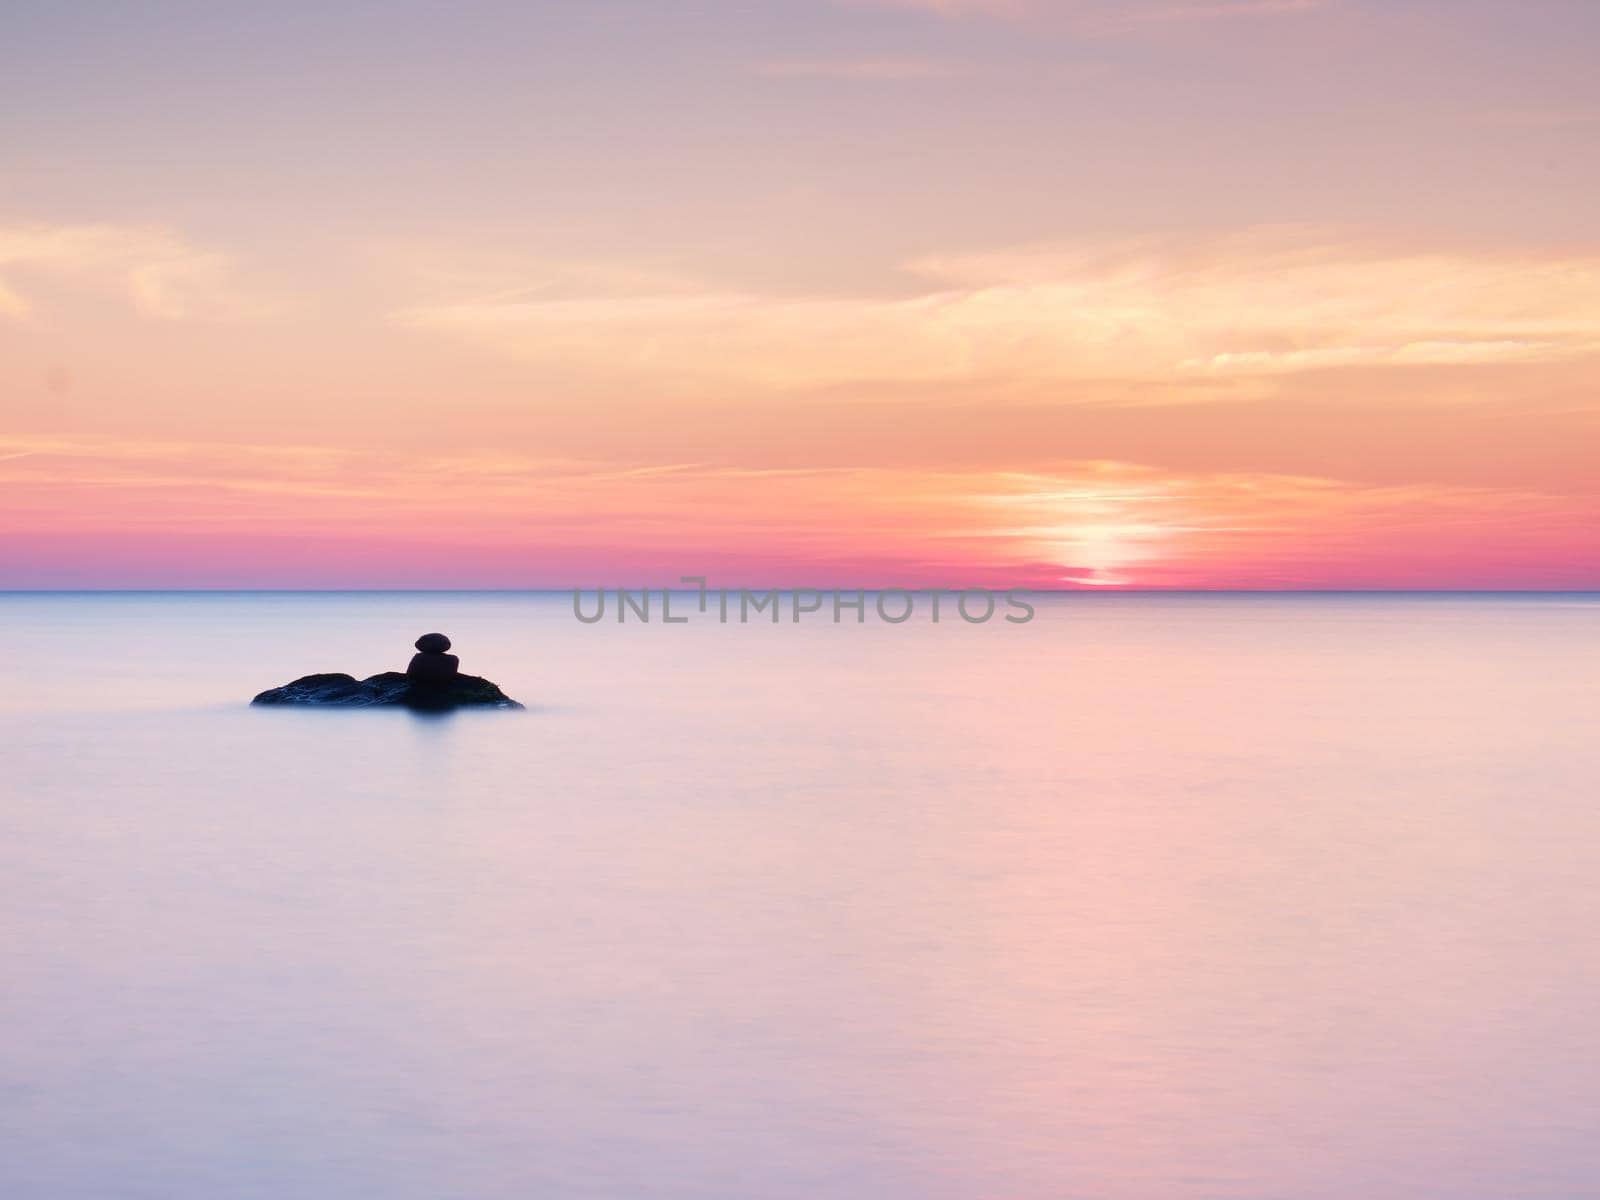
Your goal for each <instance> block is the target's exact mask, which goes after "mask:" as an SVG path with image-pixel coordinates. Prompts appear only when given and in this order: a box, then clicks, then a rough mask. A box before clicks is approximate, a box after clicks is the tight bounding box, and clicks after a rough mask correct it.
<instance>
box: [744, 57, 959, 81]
mask: <svg viewBox="0 0 1600 1200" xmlns="http://www.w3.org/2000/svg"><path fill="white" fill-rule="evenodd" d="M747 71H748V73H749V74H752V75H763V76H766V77H768V78H771V79H847V80H849V79H854V80H862V81H866V82H876V81H885V82H894V81H897V80H915V79H954V78H959V77H960V76H963V75H970V74H971V73H972V70H971V68H970V67H967V66H964V65H962V64H960V63H952V62H946V61H943V60H940V59H933V58H894V57H888V58H841V59H788V60H777V61H773V62H762V63H756V64H755V65H753V66H751V67H749V68H747Z"/></svg>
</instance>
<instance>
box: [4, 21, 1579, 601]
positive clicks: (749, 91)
mask: <svg viewBox="0 0 1600 1200" xmlns="http://www.w3.org/2000/svg"><path fill="white" fill-rule="evenodd" d="M224 7H226V6H224ZM689 8H692V9H693V11H683V10H684V9H689ZM70 9H71V6H65V8H64V7H63V6H58V5H46V4H42V3H38V4H34V3H24V4H22V5H21V6H20V7H19V10H18V15H17V17H16V19H15V21H14V22H13V24H14V31H13V32H14V36H9V37H8V38H7V40H6V42H5V44H4V45H3V46H0V71H4V72H5V74H6V77H7V78H8V79H9V80H12V81H13V91H14V92H15V93H16V94H17V95H18V96H19V97H20V98H21V102H20V103H14V104H11V105H8V106H6V111H5V113H4V115H3V116H0V133H3V134H4V136H5V139H6V144H7V146H8V153H7V164H6V167H5V171H6V177H7V184H8V186H7V188H6V190H5V191H4V193H0V404H3V416H4V421H3V424H0V494H3V496H4V504H3V506H0V587H24V588H33V587H167V586H171V587H389V586H401V587H524V586H531V587H571V586H578V585H582V586H586V587H587V586H596V585H599V584H606V583H613V584H614V583H626V584H632V585H645V584H651V585H660V584H662V583H668V582H672V581H673V580H676V579H677V577H678V576H680V575H683V574H707V575H709V576H711V577H712V578H713V583H714V584H715V583H716V582H725V583H729V584H792V585H817V584H821V585H828V584H839V585H844V586H861V585H869V586H870V585H895V584H900V585H907V584H911V585H919V584H945V585H952V586H953V585H960V584H991V585H1001V586H1009V585H1018V586H1035V587H1073V586H1096V587H1106V586H1112V587H1117V586H1131V587H1209V588H1230V587H1247V588H1278V587H1286V588H1344V587H1358V588H1381V587H1395V588H1434V587H1437V588H1558V589H1568V588H1573V589H1578V588H1595V587H1600V533H1597V532H1596V530H1597V529H1600V485H1597V483H1596V479H1597V472H1596V471H1595V468H1594V464H1595V463H1596V462H1600V395H1597V384H1600V242H1597V241H1596V239H1595V236H1594V231H1593V221H1592V213H1593V196H1594V195H1596V194H1600V151H1597V146H1600V138H1597V137H1596V136H1595V135H1596V131H1597V129H1600V85H1596V83H1595V82H1594V73H1593V71H1592V63H1591V62H1590V61H1589V56H1588V54H1587V53H1586V47H1591V46H1593V45H1594V44H1595V40H1596V38H1597V37H1600V12H1597V11H1596V10H1595V9H1594V8H1593V7H1592V6H1585V5H1581V4H1572V3H1565V2H1561V0H1549V2H1545V0H1523V2H1521V3H1514V4H1513V3H1509V2H1507V3H1498V2H1493V0H1482V2H1478V0H1472V2H1469V3H1456V4H1448V5H1447V4H1443V3H1428V2H1423V0H1417V2H1414V3H1413V2H1399V3H1386V4H1378V3H1376V2H1368V3H1359V2H1356V0H1321V2H1320V3H1319V2H1317V0H1223V2H1220V3H1217V2H1209V3H1189V2H1185V0H1178V2H1175V3H1174V2H1167V3H1155V2H1150V3H1146V2H1145V0H1133V2H1132V3H1119V4H1111V3H1106V2H1102V0H1083V2H1074V0H1060V2H1057V3H1050V4H1046V3H1043V2H1042V0H1040V2H1038V3H1030V2H1029V0H992V2H990V0H879V2H876V3H873V2H871V0H853V2H850V3H842V2H841V3H828V2H826V0H774V2H773V3H772V4H770V5H767V6H749V5H742V4H736V3H734V2H733V0H725V2H722V3H708V4H704V5H696V6H671V5H661V4H645V3H643V2H642V0H641V2H638V3H633V2H618V3H607V4H595V5H584V6H574V5H567V4H555V3H549V4H533V5H512V4H509V3H508V4H485V5H479V6H474V7H473V8H472V9H471V10H470V11H467V10H462V9H457V8H451V9H446V8H443V7H440V6H436V5H426V4H417V3H404V4H399V5H396V6H394V7H393V8H392V9H388V10H385V12H384V13H383V14H381V15H380V14H378V13H377V12H375V11H374V10H371V9H370V8H366V7H358V6H353V5H350V6H346V5H340V4H333V5H331V6H330V5H311V4H309V3H308V4H300V3H298V2H295V3H287V4H285V5H284V6H282V7H281V8H278V7H275V8H274V9H272V10H271V11H270V12H269V11H268V10H260V11H259V12H257V13H256V14H254V15H250V14H248V13H244V12H240V11H234V12H231V13H229V12H221V11H218V9H217V6H188V5H177V6H173V7H171V8H167V7H162V8H161V9H160V10H159V11H158V12H152V13H150V14H147V15H146V16H145V17H143V18H141V19H138V20H133V19H131V18H130V19H129V20H128V21H127V22H125V23H122V24H118V23H115V22H104V21H100V22H90V21H88V20H87V19H85V18H82V17H75V16H74V15H73V13H72V12H71V11H67V10H70ZM675 9H676V10H677V11H674V10H675Z"/></svg>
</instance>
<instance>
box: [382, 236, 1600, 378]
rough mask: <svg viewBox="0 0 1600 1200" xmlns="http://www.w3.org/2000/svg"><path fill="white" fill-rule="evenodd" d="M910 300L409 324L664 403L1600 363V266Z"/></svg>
mask: <svg viewBox="0 0 1600 1200" xmlns="http://www.w3.org/2000/svg"><path fill="white" fill-rule="evenodd" d="M907 269H908V274H909V275H910V277H912V278H913V279H915V280H916V281H918V282H920V284H921V286H920V287H919V288H917V289H915V290H914V291H912V292H911V294H908V295H902V296H888V297H883V296H861V295H856V296H783V295H772V294H760V293H753V292H748V291H737V290H729V289H722V288H717V287H714V286H702V287H700V288H684V287H678V288H674V289H672V290H663V291H652V290H648V289H641V290H638V291H634V292H608V293H604V294H589V295H579V294H564V295H561V296H554V297H544V296H533V297H528V296H526V295H522V296H513V297H512V298H507V297H506V295H505V293H503V292H502V293H497V294H491V295H486V296H482V297H473V296H463V297H457V298H455V299H450V300H445V301H442V302H439V303H435V304H429V305H422V306H418V307H414V308H411V309H407V310H404V311H402V312H398V313H396V314H394V319H395V320H396V321H398V322H399V323H401V324H403V325H406V326H409V327H412V328H426V329H432V330H435V331H438V332H441V333H448V334H451V335H453V336H457V337H461V338H465V339H468V340H471V341H473V342H476V343H479V344H481V345H484V346H486V347H489V348H492V349H494V350H497V351H500V352H504V353H508V354H512V355H516V356H519V357H523V358H526V359H529V360H532V361H537V362H540V363H543V364H545V365H547V366H553V367H559V368H561V369H562V370H564V371H567V372H570V373H572V374H574V375H576V376H585V375H587V376H590V377H594V378H603V377H604V378H624V377H631V378H634V379H637V380H641V381H648V382H649V385H650V386H651V387H652V388H654V389H657V390H661V389H670V388H671V387H672V386H674V385H675V384H682V383H690V384H692V383H695V382H696V381H705V380H711V379H721V380H725V381H726V380H734V381H737V382H740V383H743V384H746V385H752V386H757V387H763V388H771V389H808V388H832V387H838V386H845V385H861V384H871V383H878V384H932V383H962V382H974V381H986V382H995V381H1018V382H1023V383H1028V384H1033V385H1037V384H1041V383H1042V384H1048V383H1052V382H1055V383H1061V382H1067V381H1079V382H1092V383H1100V384H1104V383H1109V382H1116V381H1120V382H1124V383H1136V384H1150V383H1157V384H1183V383H1186V382H1187V383H1191V384H1192V383H1195V382H1199V381H1203V380H1207V379H1212V380H1215V379H1237V378H1243V377H1261V376H1273V375H1290V374H1299V373H1305V372H1310V371H1319V370H1326V369H1330V368H1348V367H1381V368H1390V369H1402V368H1408V367H1422V366H1433V367H1437V366H1449V365H1466V364H1495V363H1500V364H1528V363H1536V362H1554V361H1561V360H1566V359H1572V358H1577V357H1581V356H1586V355H1590V354H1594V353H1596V352H1600V257H1597V256H1593V255H1556V254H1533V253H1523V254H1515V253H1501V254H1495V253H1488V252H1479V251H1461V250H1451V249H1438V250H1416V249H1397V248H1391V247H1386V246H1384V245H1380V244H1373V243H1368V242H1364V241H1361V240H1359V239H1348V238H1338V237H1333V236H1331V235H1326V234H1317V233H1315V232H1309V231H1292V230H1291V231H1282V230H1253V231H1245V232H1243V233H1239V234H1236V235H1232V236H1224V237H1169V238H1148V239H1136V240H1130V241H1108V242H1084V243H1075V244H1067V245H1042V246H1024V247H1014V248H1009V249H1002V250H998V251H995V252H992V253H987V254H962V255H933V256H926V257H923V258H921V259H918V260H916V261H914V262H912V263H910V264H908V268H907Z"/></svg>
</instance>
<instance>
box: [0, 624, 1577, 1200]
mask: <svg viewBox="0 0 1600 1200" xmlns="http://www.w3.org/2000/svg"><path fill="white" fill-rule="evenodd" d="M586 603H587V604H589V605H592V603H593V601H592V596H591V597H590V598H589V599H588V600H586ZM1034 603H1035V605H1036V612H1035V617H1034V619H1033V620H1031V621H1027V622H1025V623H1008V622H1005V621H1003V620H1001V619H999V618H996V619H994V620H991V621H988V622H985V623H982V624H969V623H967V622H965V621H961V620H950V619H948V618H947V619H945V620H943V621H941V622H940V623H938V624H935V623H933V622H932V621H931V620H928V619H925V618H924V617H923V616H922V615H921V614H919V615H918V616H917V617H916V618H914V619H912V620H908V621H906V622H904V623H901V624H890V623H888V622H886V621H883V620H880V619H878V618H877V616H876V614H875V613H872V612H871V611H870V610H869V611H868V614H867V616H868V619H867V620H865V621H862V622H857V621H855V620H854V619H853V615H852V614H850V613H847V614H846V617H845V619H844V620H843V621H841V622H840V623H838V624H835V623H834V622H833V621H832V619H831V615H830V613H829V612H828V611H827V610H824V611H823V612H822V613H820V614H819V615H817V616H814V617H813V616H808V617H807V618H806V619H804V620H802V621H801V622H799V623H796V622H794V621H792V620H791V619H789V616H788V613H787V612H785V613H784V614H783V620H781V621H780V622H779V623H778V624H776V625H774V624H771V623H769V622H768V621H767V619H766V618H765V616H762V617H761V618H760V619H757V620H752V621H750V622H747V623H743V624H741V623H738V622H737V621H730V622H729V623H727V624H724V623H722V622H720V621H716V620H711V619H709V618H708V617H706V616H703V615H701V614H699V613H698V612H695V613H694V619H692V620H690V621H688V622H683V623H674V624H671V625H667V624H663V623H661V622H660V620H659V619H656V620H653V621H651V622H649V623H644V622H640V621H637V620H628V621H626V622H623V623H618V622H617V621H616V620H615V619H614V615H613V616H608V618H607V619H606V620H604V621H600V622H596V623H593V624H588V623H584V622H582V621H579V620H577V619H575V616H574V610H573V604H572V596H571V594H570V593H306V594H300V593H166V594H155V593H116V594H110V593H83V594H66V593H56V594H46V593H28V594H21V593H14V594H7V595H4V596H0V620H3V630H4V641H5V649H4V651H3V653H0V661H3V663H4V668H3V672H0V731H3V734H0V746H3V759H0V795H3V799H0V1197H4V1198H5V1200H108V1198H114V1200H857V1198H859V1200H1200V1198H1205V1200H1246V1198H1248V1200H1424V1198H1426V1200H1577V1198H1579V1197H1592V1196H1596V1195H1600V1015H1597V1014H1600V596H1594V595H1550V594H1545V595H1531V594H1504V595H1502V594H1492V595H1491V594H1471V595H1462V594H1440V595H1361V594H1348V595H1345V594H1340V595H1334V594H1235V595H1225V594H1217V595H1210V594H1135V593H1094V594H1087V593H1072V594H1065V595H1053V596H1045V597H1036V598H1035V600H1034ZM432 631H438V632H443V633H445V634H447V635H448V636H449V637H451V638H452V639H453V641H454V643H455V652H456V653H458V654H459V655H460V657H461V661H462V669H463V670H465V671H469V672H472V673H476V674H481V675H485V676H487V677H488V678H490V679H493V680H495V681H496V682H498V683H499V684H500V685H501V686H502V687H503V688H504V689H505V690H506V692H507V693H509V694H510V695H512V696H514V697H516V698H517V699H519V700H521V701H522V702H523V703H524V704H526V706H527V707H526V709H525V710H523V711H465V710H463V711H458V712H455V713H453V714H444V715H440V714H415V713H411V712H408V711H405V710H398V709H366V710H305V709H286V708H277V709H267V708H252V707H251V706H250V704H249V701H250V699H251V697H252V696H253V695H254V694H255V693H257V692H259V691H261V690H263V689H265V688H269V687H272V686H275V685H277V684H280V683H284V682H286V681H288V680H290V679H292V678H294V677H296V676H300V675H305V674H310V673H313V672H325V671H346V672H350V673H352V674H355V675H357V676H363V675H367V674H373V673H376V672H378V671H383V670H395V669H403V668H404V665H405V663H406V661H407V659H408V658H409V656H410V654H411V644H412V642H413V640H414V639H415V638H416V637H417V636H418V635H419V634H422V633H425V632H432Z"/></svg>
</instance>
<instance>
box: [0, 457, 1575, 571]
mask: <svg viewBox="0 0 1600 1200" xmlns="http://www.w3.org/2000/svg"><path fill="white" fill-rule="evenodd" d="M24 456H25V457H26V458H27V461H26V462H25V463H24V462H20V461H15V460H17V459H20V458H22V457H24ZM8 459H9V460H11V461H5V460H8ZM0 461H5V466H4V469H3V470H0V489H3V491H4V494H5V497H6V501H7V512H8V515H9V516H10V521H9V522H8V527H9V528H8V534H7V536H9V537H12V538H20V539H22V541H23V543H25V544H27V545H29V546H33V545H46V544H49V543H52V542H53V541H54V540H55V539H69V540H70V539H72V538H80V537H92V538H99V539H103V540H104V541H105V542H106V543H107V544H108V545H110V544H113V543H115V542H117V541H118V540H120V539H125V538H128V537H133V538H135V539H137V541H138V543H139V544H140V545H143V546H146V547H150V546H159V547H164V548H165V549H164V550H163V553H164V554H165V555H167V556H168V557H169V558H170V557H173V556H180V557H181V555H183V554H184V553H191V554H197V555H200V556H201V558H200V563H201V565H203V564H204V563H205V562H206V561H209V560H207V559H206V558H205V556H206V555H208V554H213V553H215V552H216V548H217V547H218V546H220V545H228V546H231V547H232V549H231V550H229V551H228V552H227V554H228V558H229V561H230V562H232V561H233V560H235V559H237V560H238V569H239V570H240V571H243V572H245V575H246V577H248V573H249V572H250V571H251V570H255V571H258V572H259V571H261V570H263V569H265V570H267V571H268V572H269V573H270V571H271V570H273V569H281V563H280V564H279V565H278V566H276V567H275V566H274V565H273V564H272V563H270V562H268V563H266V564H264V566H263V564H259V563H257V564H254V565H252V560H253V559H254V558H256V557H258V554H259V552H258V551H257V550H256V549H254V547H256V545H257V544H258V543H270V544H272V545H273V546H275V549H274V551H273V553H274V554H275V555H277V556H278V558H279V559H280V560H281V559H282V558H283V557H284V556H286V555H289V556H299V555H312V554H315V553H325V554H327V555H328V556H329V561H328V562H326V563H323V564H322V565H321V566H319V567H318V568H317V569H318V570H319V571H320V570H327V571H331V572H334V573H335V574H337V572H338V571H339V570H340V569H341V568H340V566H339V562H338V555H339V554H340V553H341V552H340V551H339V549H338V547H340V546H359V547H360V548H361V550H360V554H361V556H362V562H363V564H364V567H381V569H382V573H384V575H385V577H386V578H387V577H389V576H390V575H394V577H402V576H404V574H405V572H406V571H413V572H414V570H415V564H416V563H417V561H418V554H419V549H418V548H419V547H428V548H429V549H428V553H427V554H425V555H423V557H424V558H427V559H429V560H430V561H431V560H432V559H433V558H434V556H436V555H438V554H441V553H442V554H444V555H446V556H448V557H449V558H450V561H452V562H457V561H470V562H471V563H473V564H474V569H476V570H480V571H487V572H492V573H493V574H492V577H493V578H494V579H495V580H497V581H498V582H500V583H502V584H512V585H516V584H521V585H524V586H526V585H530V584H540V585H544V586H551V585H554V586H571V585H572V584H574V583H577V582H580V581H581V582H584V583H586V584H595V583H598V582H600V581H601V580H600V578H599V577H597V575H595V574H593V573H590V571H589V568H588V567H585V574H584V576H583V578H582V579H581V580H580V579H575V578H572V577H565V578H564V577H562V576H561V575H560V574H556V575H553V576H552V575H549V574H544V573H542V572H548V571H549V570H550V569H551V568H550V566H549V564H551V563H555V564H570V563H572V562H573V561H576V560H575V559H574V558H573V555H574V554H577V555H579V557H580V558H581V557H582V556H583V555H585V554H589V553H590V552H591V551H592V550H593V548H594V547H596V546H597V545H599V546H604V547H606V548H607V550H606V552H607V553H608V554H609V555H611V556H612V557H611V558H610V560H609V561H610V566H609V567H607V568H605V569H607V570H609V571H611V572H612V575H611V576H610V577H609V578H610V581H611V582H618V581H623V580H626V581H630V582H633V583H638V582H639V581H640V571H641V569H643V568H642V567H641V564H649V563H655V562H658V561H659V562H660V563H661V565H663V566H664V567H665V566H675V567H677V568H678V569H680V570H681V567H682V562H683V561H685V556H688V557H692V558H693V560H694V561H695V562H696V564H697V565H698V564H700V563H701V562H703V561H704V560H703V558H702V557H701V556H702V555H704V554H707V553H711V552H714V553H715V554H716V555H717V562H718V564H719V566H720V567H721V568H722V570H723V571H724V572H725V573H726V574H724V577H723V579H721V580H719V582H758V583H765V584H773V583H786V584H790V585H794V584H815V583H819V582H821V583H827V582H829V581H830V580H831V581H834V582H839V583H849V584H879V585H893V584H900V585H905V584H928V583H935V584H949V583H952V582H961V583H975V582H985V581H987V582H991V583H995V584H998V585H1001V586H1011V585H1017V584H1029V585H1033V586H1048V587H1059V586H1073V585H1083V586H1117V585H1129V584H1132V585H1138V586H1232V585H1239V586H1257V587H1260V586H1289V587H1295V586H1337V585H1340V584H1343V583H1353V584H1355V585H1358V586H1362V585H1366V584H1370V583H1384V582H1387V583H1390V584H1399V585H1404V584H1406V583H1412V582H1416V580H1417V579H1418V578H1421V577H1424V576H1425V575H1426V573H1427V572H1428V571H1429V570H1437V569H1438V568H1439V566H1440V564H1441V563H1444V564H1448V563H1451V562H1471V561H1472V560H1473V554H1474V553H1480V554H1481V553H1482V543H1483V541H1484V540H1485V539H1489V540H1491V541H1493V542H1495V543H1497V544H1502V545H1507V546H1511V545H1515V546H1518V547H1520V548H1521V550H1522V551H1523V552H1524V554H1525V558H1524V561H1523V564H1522V569H1523V570H1527V569H1529V567H1530V565H1531V566H1533V567H1535V568H1536V567H1537V565H1538V564H1539V563H1540V562H1544V563H1563V564H1566V566H1565V567H1564V568H1563V569H1565V570H1568V571H1569V572H1572V573H1573V577H1574V578H1576V577H1577V574H1578V573H1581V572H1583V571H1588V572H1590V573H1591V575H1592V572H1593V571H1595V570H1596V569H1600V541H1597V535H1596V533H1595V530H1596V529H1597V528H1600V526H1597V525H1596V522H1595V516H1596V513H1595V501H1594V499H1593V498H1592V497H1583V496H1577V497H1571V496H1568V497H1560V496H1553V495H1547V494H1542V493H1539V492H1537V491H1532V490H1511V489H1504V490H1497V489H1488V488H1465V487H1449V486H1421V485H1407V486H1372V485H1367V484H1361V483H1356V482H1351V481H1348V480H1342V479H1337V478H1323V477H1311V476H1296V475H1286V474H1275V473H1270V472H1238V471H1224V472H1195V471H1171V470H1161V469H1158V468H1155V467H1151V466H1147V465H1141V464H1138V463H1129V462H1119V461H1076V462H1074V461H1067V462H1060V463H1057V464H1054V465H1053V466H1051V467H1050V468H1048V469H1042V470H1037V471H1027V472H1024V471H989V470H972V471H960V470H930V469H914V468H913V469H894V468H883V467H874V466H847V467H833V468H800V469H771V468H765V469H763V468H753V467H742V466H738V465H726V464H724V465H714V464H703V463H671V462H661V463H636V462H626V461H604V460H573V459H552V458H541V457H536V456H519V455H516V454H512V453H503V452H482V453H478V454H469V455H454V456H435V455H426V454H422V455H407V454H397V453H384V452H374V451H351V450H329V449H324V448H319V447H311V446H252V445H229V444H201V443H193V444H190V443H177V442H169V443H157V442H151V443H124V442H108V441H94V440H77V441H74V440H67V439H55V440H35V441H10V442H6V443H0ZM316 544H324V545H326V546H329V547H332V549H329V550H326V551H314V550H312V549H306V547H311V546H314V545H316ZM186 546H187V547H190V548H191V549H189V550H187V551H186V550H185V549H184V547H186ZM286 546H288V547H289V548H287V549H286V548H285V547H286ZM535 547H536V548H537V549H538V553H537V554H534V553H531V550H532V549H533V548H535ZM674 559H675V560H676V561H675V562H674V561H669V560H674ZM375 560H377V561H375ZM296 561H301V560H300V559H299V558H298V557H296ZM585 561H587V562H589V563H595V562H597V561H598V562H600V563H601V565H602V566H604V562H605V560H595V559H593V558H592V557H591V558H589V559H587V560H585ZM231 569H232V568H231V567H230V570H231ZM556 569H557V570H558V571H559V570H565V569H571V568H570V567H569V566H564V565H559V566H558V567H557V568H556ZM862 570H867V571H870V572H871V573H870V574H868V575H861V574H859V573H858V572H860V571H862ZM619 571H620V572H621V574H620V575H619V574H617V573H618V572H619ZM830 572H848V573H847V574H830ZM3 577H4V568H0V578H3ZM487 577H488V576H485V578H487ZM671 578H673V576H671V575H666V574H663V577H662V579H661V582H667V581H669V580H670V579H671ZM1511 578H1512V579H1514V578H1515V576H1514V575H1513V576H1511ZM477 581H479V579H478V577H474V578H473V580H472V582H477ZM1535 581H1536V582H1537V581H1543V582H1548V580H1547V579H1546V578H1545V577H1544V576H1542V575H1539V576H1537V578H1536V580H1535ZM457 582H458V583H459V582H461V580H460V579H459V578H457Z"/></svg>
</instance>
